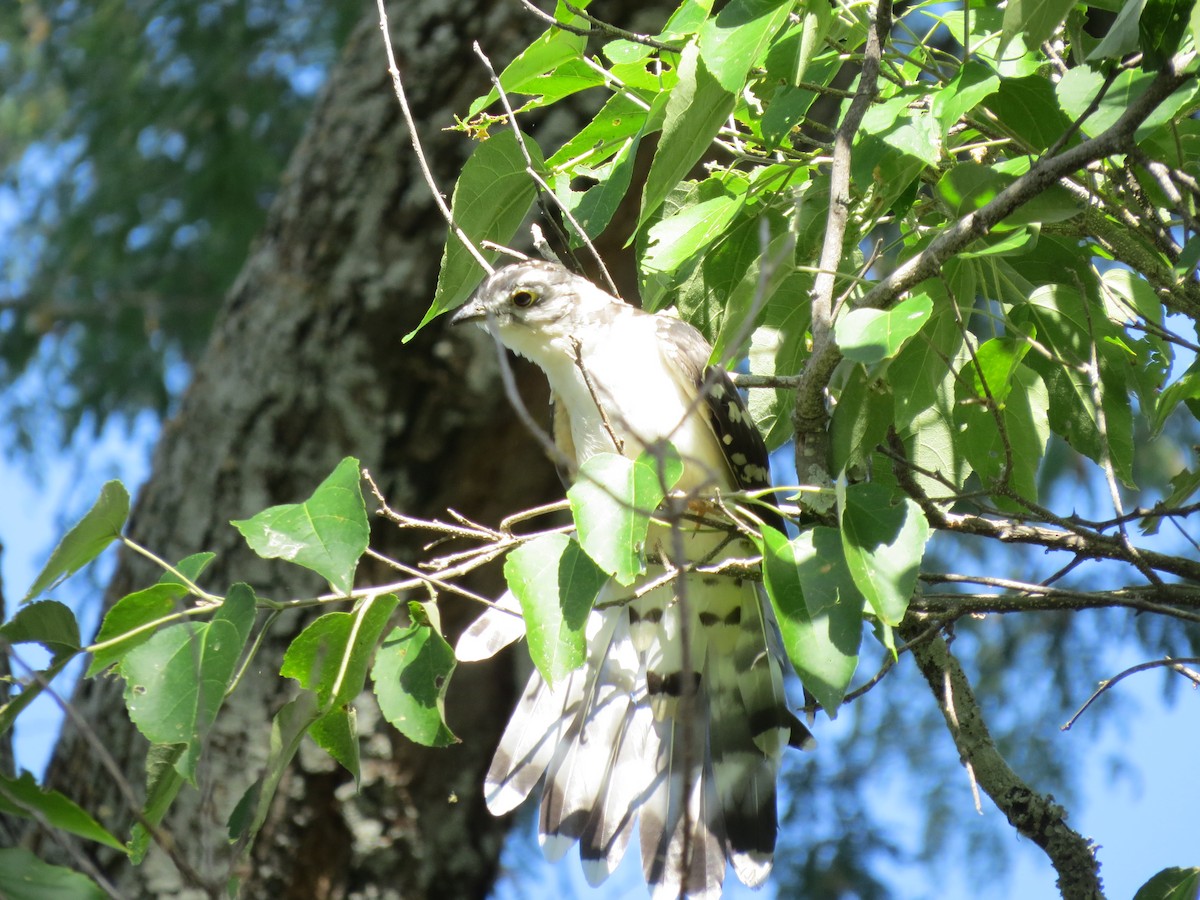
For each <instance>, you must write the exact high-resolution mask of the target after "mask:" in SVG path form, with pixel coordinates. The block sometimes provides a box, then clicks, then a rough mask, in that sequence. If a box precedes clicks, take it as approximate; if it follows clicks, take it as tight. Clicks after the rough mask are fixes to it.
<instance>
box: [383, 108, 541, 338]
mask: <svg viewBox="0 0 1200 900" xmlns="http://www.w3.org/2000/svg"><path fill="white" fill-rule="evenodd" d="M525 145H526V148H527V149H528V150H529V155H530V156H531V157H532V159H533V162H534V167H535V168H536V169H538V170H539V171H541V170H543V169H544V164H543V163H542V158H541V151H540V150H539V149H538V145H537V142H536V141H531V140H527V141H526V142H525ZM525 166H526V163H525V157H524V156H523V155H522V154H521V148H520V145H519V144H518V143H517V138H516V135H515V134H514V133H513V132H512V131H502V132H500V133H499V134H495V135H492V136H491V137H490V138H488V139H487V140H486V141H483V142H482V143H480V145H479V146H478V147H476V148H475V152H474V153H473V154H471V158H470V159H468V160H467V163H466V165H465V166H463V170H462V174H461V175H459V176H458V181H456V182H455V183H454V196H453V197H452V198H451V200H450V212H451V213H452V215H453V216H454V221H455V222H456V223H457V224H458V226H459V227H460V228H461V229H462V230H463V233H465V234H466V235H467V236H468V237H469V238H470V239H471V241H472V242H473V243H474V244H475V246H477V247H478V246H480V245H481V244H482V242H483V241H494V242H495V243H497V244H507V243H508V241H509V240H510V239H511V238H512V236H513V235H514V234H516V231H517V229H518V228H520V227H521V223H522V222H523V221H524V220H525V214H526V213H528V212H529V207H530V206H531V205H532V204H533V201H534V199H535V198H536V197H537V185H536V184H535V183H534V181H533V179H532V178H530V177H529V174H528V173H527V172H526V171H525ZM483 256H484V257H485V258H486V259H489V260H495V259H496V258H497V257H498V256H499V253H498V252H497V251H494V250H484V251H483ZM484 274H485V273H484V271H483V269H482V268H481V267H480V266H479V263H477V262H476V261H475V258H474V257H473V256H471V254H470V253H469V252H468V251H467V249H466V248H465V247H464V246H463V245H462V242H461V241H459V239H458V238H457V237H456V236H455V235H453V234H450V235H447V238H446V247H445V249H444V250H443V251H442V263H441V268H440V269H439V270H438V283H437V289H436V290H435V291H434V295H433V303H432V304H431V305H430V307H429V310H428V312H426V313H425V317H424V318H423V319H422V320H421V323H420V324H419V325H418V326H417V327H416V328H414V329H413V330H412V331H410V332H409V333H408V334H406V335H405V336H404V339H403V341H404V343H407V342H408V341H410V340H412V338H413V336H414V335H415V334H416V333H417V332H418V331H420V330H421V329H422V328H424V327H425V326H426V325H427V324H428V323H429V322H431V321H432V320H433V319H434V318H436V317H437V316H439V315H441V314H442V313H444V312H445V311H446V310H448V309H454V308H455V307H456V306H460V305H461V304H462V303H463V302H464V301H465V300H466V299H467V297H468V296H470V294H471V291H472V290H474V288H475V286H476V285H477V284H479V282H480V280H481V279H482V278H483V276H484Z"/></svg>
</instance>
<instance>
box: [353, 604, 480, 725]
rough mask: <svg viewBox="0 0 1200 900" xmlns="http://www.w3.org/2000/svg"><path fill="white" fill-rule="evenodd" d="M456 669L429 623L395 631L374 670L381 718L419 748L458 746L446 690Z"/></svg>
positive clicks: (378, 655)
mask: <svg viewBox="0 0 1200 900" xmlns="http://www.w3.org/2000/svg"><path fill="white" fill-rule="evenodd" d="M454 667H455V660H454V650H453V648H451V646H450V645H449V644H447V643H446V639H445V638H443V637H442V636H441V635H440V634H439V633H438V632H437V630H436V629H434V628H432V627H430V625H428V624H427V623H422V622H420V621H417V620H416V619H414V621H413V624H412V625H410V626H409V627H408V628H393V629H392V631H391V633H389V634H388V636H387V637H386V638H384V641H383V644H382V645H381V646H380V648H379V651H378V652H377V653H376V654H375V665H374V667H373V668H372V669H371V681H372V682H373V683H374V685H375V696H376V698H377V699H378V700H379V710H380V712H382V713H383V717H384V718H385V719H387V720H388V721H389V722H391V723H392V724H393V725H394V726H396V728H397V729H398V730H399V732H400V733H401V734H403V735H404V736H405V737H407V738H408V739H409V740H411V741H414V742H416V743H418V744H424V745H426V746H428V747H446V746H448V745H450V744H456V743H458V738H457V737H455V735H454V732H452V731H451V730H450V727H449V726H448V725H447V724H446V689H447V688H448V687H449V683H450V676H451V675H452V674H453V673H454Z"/></svg>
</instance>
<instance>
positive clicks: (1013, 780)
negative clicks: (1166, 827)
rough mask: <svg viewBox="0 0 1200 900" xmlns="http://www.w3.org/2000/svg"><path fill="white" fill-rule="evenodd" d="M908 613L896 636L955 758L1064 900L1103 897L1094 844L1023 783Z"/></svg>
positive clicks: (955, 673)
mask: <svg viewBox="0 0 1200 900" xmlns="http://www.w3.org/2000/svg"><path fill="white" fill-rule="evenodd" d="M925 627H926V626H925V623H924V622H922V621H921V620H919V619H917V618H915V617H910V618H909V619H906V620H905V622H904V623H903V624H902V625H901V627H900V634H901V635H902V636H903V637H904V638H905V639H906V640H912V641H913V644H912V654H913V659H915V660H916V662H917V667H918V668H919V669H920V670H921V674H922V675H923V676H925V680H926V682H928V684H929V688H930V690H932V691H933V695H934V697H936V698H937V702H938V706H939V707H940V708H941V710H942V715H943V716H945V718H946V727H947V728H948V729H949V731H950V735H951V737H953V738H954V744H955V746H956V747H957V748H958V753H959V757H960V759H961V760H962V762H963V765H964V766H968V767H969V768H970V769H971V771H972V774H973V777H974V779H975V780H976V782H977V783H978V785H979V787H981V788H983V790H984V792H985V793H986V794H987V795H988V796H989V797H991V799H992V802H993V803H995V804H996V806H997V808H999V810H1000V811H1001V812H1002V813H1004V815H1005V817H1006V818H1007V819H1008V821H1009V823H1010V824H1011V825H1012V826H1013V827H1014V828H1016V829H1017V831H1019V832H1020V833H1021V834H1023V835H1024V836H1025V837H1027V838H1029V839H1030V840H1031V841H1033V842H1034V843H1035V844H1037V845H1038V846H1039V847H1041V848H1042V850H1044V851H1045V853H1046V855H1047V856H1048V857H1049V858H1050V862H1051V864H1052V865H1053V866H1054V869H1055V871H1056V872H1057V873H1058V889H1059V891H1060V892H1061V893H1062V896H1063V897H1064V898H1068V900H1093V898H1103V896H1104V892H1103V889H1102V887H1101V882H1100V864H1099V862H1097V860H1096V856H1095V845H1094V844H1093V843H1092V842H1091V841H1089V840H1088V839H1087V838H1085V837H1083V836H1082V835H1081V834H1079V833H1078V832H1076V831H1074V830H1073V829H1071V828H1070V826H1068V825H1067V821H1066V820H1067V813H1066V810H1064V809H1063V808H1062V807H1061V806H1059V805H1058V804H1057V803H1055V802H1054V800H1053V798H1052V797H1050V796H1049V795H1045V794H1039V793H1038V792H1037V791H1035V790H1033V788H1031V787H1030V786H1029V785H1027V784H1026V783H1025V782H1024V781H1023V780H1022V779H1021V777H1020V776H1019V775H1017V773H1016V772H1014V771H1013V770H1012V769H1011V768H1010V767H1009V765H1008V763H1007V762H1006V761H1005V759H1004V757H1003V756H1001V755H1000V752H999V751H998V750H997V749H996V745H995V743H994V742H993V741H992V736H991V734H990V733H989V732H988V727H987V723H986V722H984V720H983V713H982V712H981V710H980V709H979V705H978V703H977V702H976V700H975V693H974V691H972V690H971V685H970V682H969V681H967V676H966V674H965V673H964V672H963V670H962V666H960V665H959V663H958V660H957V659H955V658H954V656H953V654H951V652H950V648H949V646H948V645H947V644H946V641H945V639H944V638H942V637H941V636H940V635H938V636H936V637H934V638H933V639H932V640H927V641H921V642H916V641H915V639H916V638H917V637H918V636H919V635H920V634H921V632H922V630H923V629H924V628H925Z"/></svg>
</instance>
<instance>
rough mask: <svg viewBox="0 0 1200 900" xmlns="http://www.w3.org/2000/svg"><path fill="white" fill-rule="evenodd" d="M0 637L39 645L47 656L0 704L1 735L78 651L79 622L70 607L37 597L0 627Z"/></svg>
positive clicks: (10, 641)
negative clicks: (41, 667) (43, 664)
mask: <svg viewBox="0 0 1200 900" xmlns="http://www.w3.org/2000/svg"><path fill="white" fill-rule="evenodd" d="M0 637H3V638H4V639H5V640H7V641H8V642H9V643H12V644H41V645H42V646H43V647H45V648H46V650H47V651H48V652H49V653H50V656H51V659H50V665H49V666H47V667H46V669H45V670H44V671H41V672H38V673H37V677H35V678H32V679H31V680H30V681H29V683H28V684H27V685H26V686H25V688H24V689H23V690H22V691H21V692H20V693H19V694H17V695H16V696H10V697H9V699H8V701H7V702H6V703H4V704H3V705H0V734H4V733H5V732H6V731H8V730H9V729H10V728H12V726H13V723H14V722H15V721H16V720H17V716H19V715H20V714H21V713H22V712H23V711H24V710H25V708H26V707H28V706H29V704H30V703H32V702H33V701H34V700H35V699H36V698H37V696H38V695H39V694H41V692H42V691H43V690H44V689H45V688H46V686H47V685H49V684H50V682H52V681H53V680H54V679H55V678H57V677H58V675H59V673H60V672H62V670H63V669H64V668H66V666H67V663H69V662H70V661H71V660H72V659H74V657H75V654H76V653H78V652H79V625H78V624H77V623H76V621H75V616H74V614H73V613H72V612H71V610H70V609H68V608H67V607H66V606H64V605H63V604H61V603H59V602H58V601H57V600H40V601H38V602H37V603H31V604H29V605H28V606H25V607H23V608H22V609H20V610H18V611H17V614H16V615H15V616H13V617H12V618H11V619H10V620H9V621H7V622H5V623H4V625H2V626H0Z"/></svg>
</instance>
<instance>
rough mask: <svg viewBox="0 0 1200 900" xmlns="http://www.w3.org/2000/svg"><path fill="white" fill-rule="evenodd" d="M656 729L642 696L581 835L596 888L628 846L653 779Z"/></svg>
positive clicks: (585, 869) (583, 855) (589, 874)
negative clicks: (639, 809)
mask: <svg viewBox="0 0 1200 900" xmlns="http://www.w3.org/2000/svg"><path fill="white" fill-rule="evenodd" d="M654 729H655V722H654V715H653V713H652V712H651V711H650V707H649V706H648V705H646V703H645V697H644V695H643V697H642V702H640V703H636V704H634V705H633V706H632V708H631V710H630V715H629V718H628V719H627V720H626V722H625V727H624V729H623V731H622V733H621V734H620V735H619V736H618V738H617V745H616V747H615V748H614V750H613V758H612V762H611V764H610V765H609V767H608V771H607V773H606V774H605V781H604V783H603V785H601V787H600V796H599V798H598V801H597V803H596V807H595V809H594V810H593V811H592V817H591V819H589V820H588V824H587V827H585V828H584V831H583V834H582V835H580V838H579V856H580V859H581V860H582V862H583V874H584V876H585V877H586V878H587V881H588V884H590V885H591V886H592V887H596V886H597V885H599V884H602V883H603V882H604V880H605V879H606V878H608V876H609V875H611V874H612V873H613V872H614V871H615V870H616V868H617V866H618V865H620V863H621V859H622V858H623V857H624V856H625V850H626V849H627V848H628V846H629V839H630V837H631V836H632V835H633V823H634V821H635V820H636V818H637V811H638V807H639V805H640V804H641V803H642V800H643V799H644V796H645V794H646V792H647V791H648V790H649V789H650V787H651V783H652V782H653V780H654V767H653V766H651V765H649V764H648V762H649V760H651V759H653V758H654V751H653V749H652V748H653V747H654V746H657V741H658V738H657V735H656V734H655V730H654Z"/></svg>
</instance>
